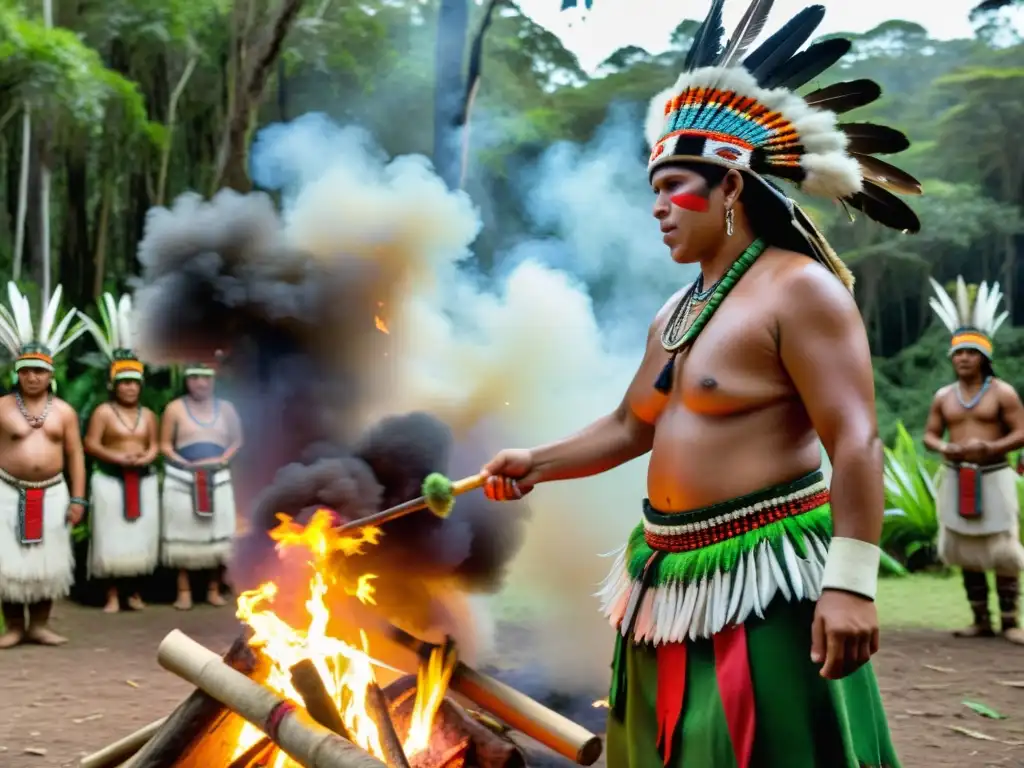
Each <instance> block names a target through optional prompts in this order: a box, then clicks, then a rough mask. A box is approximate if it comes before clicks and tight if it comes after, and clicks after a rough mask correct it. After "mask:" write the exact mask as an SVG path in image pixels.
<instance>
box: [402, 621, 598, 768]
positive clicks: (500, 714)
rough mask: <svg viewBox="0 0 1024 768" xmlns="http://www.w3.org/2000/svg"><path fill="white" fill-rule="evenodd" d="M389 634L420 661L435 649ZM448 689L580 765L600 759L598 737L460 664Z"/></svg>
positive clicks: (417, 640)
mask: <svg viewBox="0 0 1024 768" xmlns="http://www.w3.org/2000/svg"><path fill="white" fill-rule="evenodd" d="M389 635H390V637H391V639H392V640H394V641H395V642H396V643H398V644H399V645H401V646H403V647H404V648H407V649H409V650H411V651H413V652H415V653H417V654H418V655H419V656H420V657H421V658H425V659H426V658H430V653H431V651H432V650H433V649H434V648H436V647H437V646H434V645H432V644H430V643H427V642H424V641H423V640H420V639H419V638H417V637H413V636H412V635H410V634H409V633H408V632H405V631H404V630H402V629H399V628H398V627H395V626H392V627H391V628H390V629H389ZM448 687H449V688H450V689H451V690H452V691H454V692H455V693H459V694H461V695H463V696H465V697H466V698H467V699H469V700H470V701H472V702H473V703H474V704H476V705H477V706H478V707H481V708H482V709H485V710H487V711H488V712H490V713H491V714H492V715H494V716H495V717H497V718H499V719H501V720H504V721H505V722H506V723H508V724H509V726H511V727H512V728H514V729H515V730H517V731H521V732H522V733H525V734H526V735H527V736H529V737H530V738H532V739H534V740H536V741H539V742H540V743H541V744H543V745H544V746H546V747H547V748H548V749H551V750H553V751H555V752H557V753H558V754H560V755H562V756H563V757H566V758H568V759H569V760H572V761H574V762H576V763H578V764H579V765H593V764H594V763H595V762H596V761H597V759H598V758H599V757H600V756H601V749H602V747H601V739H600V738H599V737H598V736H596V735H595V734H593V733H591V732H590V731H588V730H587V729H586V728H584V727H583V726H581V725H579V724H578V723H574V722H573V721H572V720H570V719H568V718H567V717H563V716H562V715H560V714H558V713H557V712H555V711H554V710H552V709H549V708H547V707H545V706H544V705H543V704H541V703H540V702H539V701H535V700H534V699H531V698H530V697H529V696H527V695H526V694H525V693H521V692H520V691H517V690H516V689H515V688H512V687H510V686H507V685H505V684H504V683H502V682H500V681H498V680H495V679H494V678H493V677H490V676H489V675H485V674H483V673H481V672H477V671H476V670H475V669H473V668H472V667H470V666H468V665H467V664H464V663H463V662H461V661H459V662H457V663H456V664H455V669H454V671H453V672H452V677H451V681H450V682H449V683H448Z"/></svg>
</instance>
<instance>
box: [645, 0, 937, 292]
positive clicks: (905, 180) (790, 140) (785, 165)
mask: <svg viewBox="0 0 1024 768" xmlns="http://www.w3.org/2000/svg"><path fill="white" fill-rule="evenodd" d="M724 3H725V0H713V2H712V4H711V10H710V11H709V12H708V15H707V18H705V19H704V22H703V23H702V24H701V26H700V27H699V28H698V30H697V33H696V35H695V37H694V41H693V46H692V47H691V49H690V51H689V53H688V55H687V57H686V60H685V61H684V64H683V68H684V71H683V74H682V75H680V77H679V79H678V80H677V81H676V83H675V85H673V86H672V87H671V88H669V89H667V90H665V91H663V92H661V93H659V94H658V95H657V96H655V97H654V99H653V100H652V101H651V105H650V108H649V111H648V116H647V122H646V126H645V135H646V139H647V142H648V144H649V145H650V146H651V148H652V149H651V155H650V158H649V161H648V173H649V174H653V173H654V171H655V169H657V168H658V167H659V166H661V165H663V164H665V163H671V162H703V163H713V164H716V165H720V166H725V167H728V168H736V169H737V170H740V171H744V172H746V174H747V176H748V178H749V177H753V178H754V179H756V180H757V181H758V182H759V183H760V184H762V185H763V187H764V188H765V190H766V191H770V192H771V194H770V195H768V196H767V197H766V199H768V200H771V201H772V203H771V204H776V203H777V204H779V208H780V211H779V213H780V217H783V218H782V222H781V224H782V225H783V227H784V231H783V227H780V233H779V236H778V237H777V238H774V239H776V240H779V241H780V242H778V243H777V244H779V245H783V244H785V246H786V247H790V248H794V249H795V250H801V251H803V252H805V253H807V254H808V255H810V256H813V257H814V258H817V259H818V260H819V261H821V262H823V263H824V264H825V265H826V266H828V267H829V268H830V269H832V271H833V272H835V273H836V274H837V275H838V276H839V277H840V278H841V279H842V280H843V282H844V283H845V284H846V285H847V287H849V288H852V285H853V277H852V275H851V274H850V272H849V270H848V269H847V268H846V266H845V265H844V264H843V263H842V262H841V261H840V260H839V258H838V257H837V256H836V255H835V253H834V252H833V251H832V249H831V247H830V246H829V245H828V243H827V242H826V241H825V239H824V238H823V237H822V236H821V234H820V233H819V232H818V231H817V229H816V228H815V227H814V225H813V224H812V223H811V221H810V219H809V218H808V217H807V216H806V215H805V214H804V213H803V211H801V210H800V208H799V207H798V206H797V205H796V204H795V203H793V201H792V200H790V199H789V198H788V197H787V196H786V195H785V194H784V193H783V192H782V191H781V190H780V189H779V188H778V187H776V186H775V185H774V184H772V183H770V182H769V181H768V180H767V179H765V178H764V177H766V176H771V177H775V178H778V179H783V180H786V181H788V182H792V183H794V184H796V185H797V187H798V188H799V189H801V190H802V191H804V192H806V193H808V194H811V195H818V196H823V197H829V198H834V199H837V200H840V201H842V203H843V204H844V205H848V206H850V207H852V208H856V209H858V210H860V211H861V212H863V213H864V215H866V216H867V217H868V218H870V219H873V220H875V221H877V222H879V223H880V224H883V225H885V226H887V227H891V228H893V229H897V230H899V231H902V232H917V231H919V230H920V222H919V221H918V218H917V216H916V215H915V214H914V212H913V211H912V210H911V209H910V207H909V206H907V204H906V203H904V202H903V201H901V200H900V199H899V198H898V197H896V196H895V195H894V194H893V192H897V193H900V194H913V195H919V194H921V185H920V183H918V181H917V180H916V179H914V178H913V177H912V176H910V175H909V174H907V173H905V172H904V171H901V170H900V169H898V168H895V167H894V166H892V165H890V164H889V163H886V162H884V161H882V160H879V159H878V158H876V157H874V155H875V154H887V153H897V152H902V151H903V150H905V149H906V148H907V147H909V146H910V142H909V141H908V140H907V138H906V136H904V135H903V134H902V133H900V132H899V131H897V130H894V129H892V128H889V127H886V126H883V125H875V124H873V123H838V122H837V115H840V114H844V113H846V112H849V111H851V110H853V109H855V108H856V107H860V106H864V105H865V104H870V103H871V102H873V101H875V100H876V99H878V98H879V96H881V88H879V86H878V85H877V84H876V83H874V82H872V81H870V80H854V81H851V82H844V83H836V84H835V85H830V86H828V87H826V88H821V89H818V90H816V91H814V92H812V93H809V94H807V95H806V96H800V95H798V94H797V93H796V91H797V89H799V88H801V87H803V86H805V85H807V84H808V83H809V82H811V81H812V80H814V79H815V78H817V77H819V76H820V75H821V74H822V73H824V72H825V71H826V70H827V69H828V68H829V67H831V66H832V65H833V64H835V63H836V62H837V61H839V59H840V58H842V57H843V56H844V55H845V54H846V53H847V52H848V51H849V50H850V47H851V45H852V43H851V42H850V41H849V40H844V39H840V38H830V39H828V40H823V41H820V42H817V43H814V44H813V45H811V46H810V47H808V48H807V49H806V50H804V51H800V48H801V47H802V46H803V45H804V43H806V42H807V41H808V40H809V39H810V37H811V35H812V34H813V33H814V30H815V29H817V28H818V25H819V24H820V23H821V20H822V19H823V18H824V15H825V8H824V7H823V6H821V5H812V6H809V7H808V8H805V9H804V10H802V11H801V12H800V13H798V14H797V15H796V16H794V17H793V18H792V19H790V21H789V22H787V23H786V24H785V25H784V26H783V27H782V28H781V29H780V30H779V31H778V32H776V33H775V34H773V35H771V36H770V37H768V38H767V39H766V40H765V41H764V42H763V43H762V44H761V45H760V46H759V47H757V48H755V49H754V50H753V51H751V52H750V53H748V50H750V48H751V46H752V44H753V42H754V41H755V40H756V39H757V37H758V35H759V34H760V33H761V31H762V30H763V29H764V26H765V22H766V21H767V18H768V12H769V11H770V10H771V7H772V3H773V0H752V2H751V3H750V5H749V6H748V8H747V11H746V14H745V15H744V16H743V18H742V19H741V20H740V23H739V25H738V27H737V29H736V31H735V32H734V33H733V36H732V38H731V39H730V40H729V41H728V43H727V44H724V45H723V38H724V35H725V29H724V27H723V24H722V8H723V6H724ZM794 243H795V245H794Z"/></svg>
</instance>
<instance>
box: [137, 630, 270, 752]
mask: <svg viewBox="0 0 1024 768" xmlns="http://www.w3.org/2000/svg"><path fill="white" fill-rule="evenodd" d="M223 661H224V664H226V665H228V666H229V667H230V668H231V669H234V670H237V671H238V672H239V673H240V674H241V673H245V674H251V673H252V672H253V671H254V670H255V669H256V655H255V654H254V653H253V652H252V650H251V649H250V648H249V641H248V634H247V633H243V634H242V635H240V636H239V637H238V638H237V639H236V640H235V642H234V643H233V644H232V646H231V648H230V649H229V650H228V652H227V653H226V654H225V655H224V659H223ZM226 712H227V708H226V707H225V706H224V705H223V704H222V703H221V702H219V701H217V699H215V698H213V697H212V696H209V695H207V694H206V693H205V692H203V691H201V690H197V691H194V692H193V693H192V694H191V695H190V696H189V697H188V698H187V699H185V701H183V702H182V703H181V704H180V705H179V706H178V708H177V709H176V710H174V712H172V713H171V715H170V717H168V718H167V720H166V722H165V723H164V724H163V726H162V727H160V729H159V730H158V731H157V732H156V734H155V735H154V736H153V738H152V739H150V740H149V741H148V742H147V743H146V744H145V746H143V747H142V749H141V750H139V752H138V754H137V755H136V757H135V760H133V761H132V768H173V767H174V766H176V765H179V764H181V761H182V758H183V757H184V756H186V755H188V754H189V753H190V752H191V751H192V749H193V747H194V746H195V745H196V744H197V743H199V741H200V739H201V738H202V736H203V735H204V734H206V733H207V732H209V731H210V730H212V729H213V728H214V727H215V724H216V722H217V720H218V719H219V718H222V717H223V716H224V715H225V714H226Z"/></svg>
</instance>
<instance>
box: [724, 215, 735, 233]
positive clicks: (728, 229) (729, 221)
mask: <svg viewBox="0 0 1024 768" xmlns="http://www.w3.org/2000/svg"><path fill="white" fill-rule="evenodd" d="M735 216H736V215H735V213H733V210H732V208H726V209H725V234H726V235H728V236H729V237H732V232H733V225H734V223H735V221H734V220H735Z"/></svg>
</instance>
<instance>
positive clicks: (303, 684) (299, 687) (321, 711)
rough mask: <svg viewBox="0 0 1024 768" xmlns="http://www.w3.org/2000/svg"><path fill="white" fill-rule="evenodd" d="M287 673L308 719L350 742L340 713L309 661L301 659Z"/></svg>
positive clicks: (314, 666)
mask: <svg viewBox="0 0 1024 768" xmlns="http://www.w3.org/2000/svg"><path fill="white" fill-rule="evenodd" d="M288 671H289V672H291V677H292V685H293V686H295V690H296V691H298V692H299V695H300V696H301V697H302V701H303V702H304V703H305V705H306V711H307V712H309V715H310V717H312V718H313V719H314V720H316V721H317V722H318V723H320V725H322V726H323V727H324V728H327V729H328V730H330V731H333V732H334V733H336V734H338V735H339V736H341V737H342V738H343V739H348V740H349V741H352V734H351V733H349V730H348V727H347V726H346V725H345V721H344V720H342V719H341V713H340V712H339V711H338V707H337V705H336V704H335V703H334V701H332V700H331V695H330V694H329V693H327V688H326V687H325V686H324V681H323V678H321V677H320V673H319V672H317V671H316V665H315V664H314V663H313V662H312V661H310V660H309V659H303V660H302V661H300V662H299V663H297V664H295V665H294V666H292V667H291V668H290V669H289V670H288Z"/></svg>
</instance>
